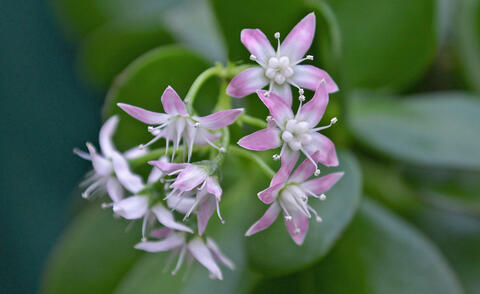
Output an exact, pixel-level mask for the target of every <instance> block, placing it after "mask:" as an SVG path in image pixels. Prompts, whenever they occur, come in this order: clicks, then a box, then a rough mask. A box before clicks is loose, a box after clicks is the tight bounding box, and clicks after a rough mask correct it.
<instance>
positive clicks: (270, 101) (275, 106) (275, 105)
mask: <svg viewBox="0 0 480 294" xmlns="http://www.w3.org/2000/svg"><path fill="white" fill-rule="evenodd" d="M266 92H267V91H264V90H259V91H257V95H258V97H259V98H260V100H262V102H263V104H265V106H267V108H268V110H269V111H270V115H271V116H272V117H273V118H274V119H275V120H276V122H277V124H279V125H282V126H284V125H285V123H286V121H287V120H289V119H292V118H293V112H292V109H291V108H290V106H288V105H287V104H286V103H285V101H283V99H282V98H281V97H280V96H278V95H277V94H275V93H270V94H269V95H268V97H265V93H266Z"/></svg>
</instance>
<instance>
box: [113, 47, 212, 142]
mask: <svg viewBox="0 0 480 294" xmlns="http://www.w3.org/2000/svg"><path fill="white" fill-rule="evenodd" d="M207 67H208V63H207V62H206V61H204V60H203V59H202V58H201V57H199V56H198V55H196V54H194V53H192V52H191V51H189V50H187V49H183V48H180V47H176V46H169V47H160V48H158V49H155V50H152V51H150V52H148V53H146V54H144V55H143V56H141V57H139V58H138V59H136V60H135V61H134V62H133V63H132V64H131V65H129V66H128V67H127V68H126V69H125V70H124V71H123V72H122V73H121V74H120V75H119V76H118V77H117V79H116V80H115V82H114V84H113V86H112V88H111V89H110V90H109V92H108V94H107V100H106V102H105V108H104V116H105V117H109V116H111V115H113V114H119V115H120V123H119V125H118V129H117V133H116V134H115V138H114V140H115V143H116V144H117V145H116V146H117V147H118V148H119V149H120V150H125V149H128V148H131V147H133V146H136V145H139V144H144V143H146V142H148V141H149V140H150V139H152V136H151V135H150V134H149V133H148V132H147V126H146V125H145V124H144V123H141V122H139V121H137V120H136V119H134V118H132V117H130V116H128V115H127V114H126V113H125V112H123V111H122V110H121V109H120V108H119V107H117V105H116V104H117V103H118V102H122V103H128V104H132V105H135V106H139V107H143V108H146V109H148V110H151V111H159V112H161V111H163V110H162V104H161V101H160V97H161V96H162V93H163V91H164V90H165V88H166V87H167V86H168V85H170V86H172V87H173V88H174V89H175V91H177V93H178V94H179V95H180V97H182V98H184V97H185V94H186V93H187V91H188V89H189V88H190V86H191V84H192V83H193V81H194V80H195V78H196V77H197V76H198V75H199V74H200V73H201V72H202V71H203V70H205V69H206V68H207ZM218 88H219V82H218V80H210V81H209V82H207V83H205V85H204V87H203V88H202V89H201V90H200V93H199V97H198V98H197V99H196V104H195V106H196V107H197V109H200V110H203V113H205V109H207V108H208V107H209V105H212V107H213V103H214V99H215V98H216V96H217V95H218ZM201 112H202V111H201Z"/></svg>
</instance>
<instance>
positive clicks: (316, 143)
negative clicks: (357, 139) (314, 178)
mask: <svg viewBox="0 0 480 294" xmlns="http://www.w3.org/2000/svg"><path fill="white" fill-rule="evenodd" d="M312 138H313V140H312V143H311V144H309V145H308V146H307V147H308V148H307V152H309V154H310V156H311V157H312V158H313V160H315V161H316V162H320V163H322V164H324V165H326V166H337V165H338V157H337V152H336V151H335V145H334V144H333V142H332V141H331V140H330V139H329V138H327V137H326V136H324V135H322V134H320V133H313V134H312Z"/></svg>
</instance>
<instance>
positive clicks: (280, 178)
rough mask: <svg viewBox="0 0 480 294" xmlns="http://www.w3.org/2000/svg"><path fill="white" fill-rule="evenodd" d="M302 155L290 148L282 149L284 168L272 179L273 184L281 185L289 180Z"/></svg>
mask: <svg viewBox="0 0 480 294" xmlns="http://www.w3.org/2000/svg"><path fill="white" fill-rule="evenodd" d="M298 157H300V153H299V152H297V151H293V150H292V149H290V147H288V146H286V145H284V147H283V149H282V158H281V159H282V166H281V167H280V169H279V171H278V172H277V173H276V174H275V176H274V177H273V179H272V183H280V182H284V181H286V180H287V178H288V177H289V176H290V173H291V172H292V170H293V168H294V167H295V165H296V164H297V160H298Z"/></svg>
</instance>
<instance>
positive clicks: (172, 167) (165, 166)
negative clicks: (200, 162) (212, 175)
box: [148, 160, 188, 174]
mask: <svg viewBox="0 0 480 294" xmlns="http://www.w3.org/2000/svg"><path fill="white" fill-rule="evenodd" d="M148 164H150V165H153V166H155V167H157V168H158V169H160V170H161V171H163V172H164V173H166V174H170V173H173V172H176V171H178V170H181V169H184V168H186V167H187V166H188V163H170V162H167V161H165V160H152V161H149V162H148Z"/></svg>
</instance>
